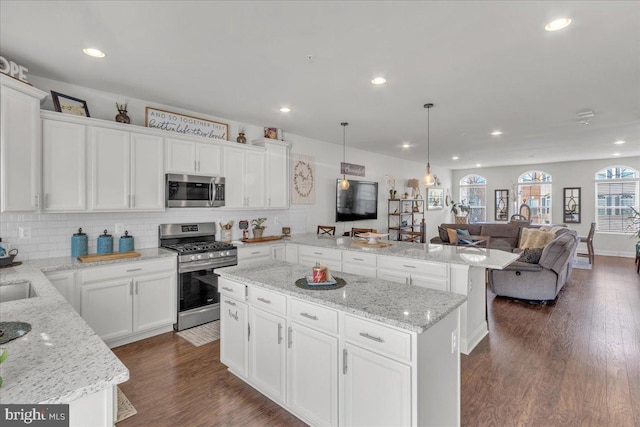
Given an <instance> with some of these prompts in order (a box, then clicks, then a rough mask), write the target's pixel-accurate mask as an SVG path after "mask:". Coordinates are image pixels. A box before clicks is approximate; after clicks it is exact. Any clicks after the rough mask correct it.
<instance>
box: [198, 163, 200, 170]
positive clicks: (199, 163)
mask: <svg viewBox="0 0 640 427" xmlns="http://www.w3.org/2000/svg"><path fill="white" fill-rule="evenodd" d="M198 172H200V160H198Z"/></svg>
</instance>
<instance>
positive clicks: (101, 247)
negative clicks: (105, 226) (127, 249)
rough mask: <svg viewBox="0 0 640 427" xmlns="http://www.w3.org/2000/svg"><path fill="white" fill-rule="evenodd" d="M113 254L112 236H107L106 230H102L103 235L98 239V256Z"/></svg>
mask: <svg viewBox="0 0 640 427" xmlns="http://www.w3.org/2000/svg"><path fill="white" fill-rule="evenodd" d="M112 252H113V236H112V235H111V234H107V230H104V234H103V235H101V236H99V237H98V254H110V253H112Z"/></svg>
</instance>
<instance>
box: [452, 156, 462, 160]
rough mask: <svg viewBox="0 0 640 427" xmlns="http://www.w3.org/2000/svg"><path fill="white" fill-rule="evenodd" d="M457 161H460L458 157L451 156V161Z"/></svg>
mask: <svg viewBox="0 0 640 427" xmlns="http://www.w3.org/2000/svg"><path fill="white" fill-rule="evenodd" d="M458 159H460V157H458V156H453V157H452V158H451V160H458Z"/></svg>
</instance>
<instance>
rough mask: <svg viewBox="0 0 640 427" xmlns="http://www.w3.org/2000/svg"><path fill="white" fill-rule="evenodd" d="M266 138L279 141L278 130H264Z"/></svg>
mask: <svg viewBox="0 0 640 427" xmlns="http://www.w3.org/2000/svg"><path fill="white" fill-rule="evenodd" d="M264 137H265V138H269V139H278V128H269V127H265V128H264Z"/></svg>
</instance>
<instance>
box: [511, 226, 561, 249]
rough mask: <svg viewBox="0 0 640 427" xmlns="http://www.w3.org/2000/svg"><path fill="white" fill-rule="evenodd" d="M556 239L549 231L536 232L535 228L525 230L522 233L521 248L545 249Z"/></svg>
mask: <svg viewBox="0 0 640 427" xmlns="http://www.w3.org/2000/svg"><path fill="white" fill-rule="evenodd" d="M555 238H556V235H555V233H551V232H549V231H541V230H536V229H535V228H526V227H525V228H523V229H522V232H521V233H520V243H519V245H518V247H519V248H521V249H525V248H544V247H545V246H547V244H548V243H549V242H551V241H552V240H553V239H555Z"/></svg>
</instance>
